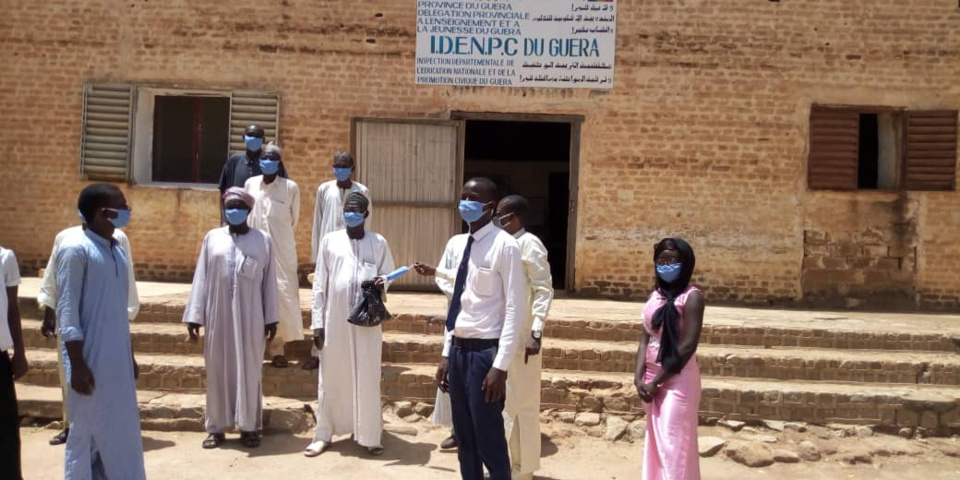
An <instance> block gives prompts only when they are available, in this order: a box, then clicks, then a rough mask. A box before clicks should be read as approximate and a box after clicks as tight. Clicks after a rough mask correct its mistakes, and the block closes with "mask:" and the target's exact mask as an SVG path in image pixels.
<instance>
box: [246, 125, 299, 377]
mask: <svg viewBox="0 0 960 480" xmlns="http://www.w3.org/2000/svg"><path fill="white" fill-rule="evenodd" d="M282 155H283V152H282V151H281V150H280V147H278V146H277V145H275V144H273V143H270V144H269V145H267V147H266V148H265V149H264V153H263V156H262V157H260V170H261V171H263V175H258V176H256V177H252V178H250V179H248V180H247V183H246V185H245V186H244V188H246V190H247V192H250V195H253V197H254V199H256V202H255V203H254V205H253V210H252V211H251V212H250V218H249V224H250V226H251V227H253V228H256V229H258V230H262V231H264V232H266V233H267V234H268V235H270V238H271V239H272V240H273V249H274V256H275V258H276V261H277V290H278V291H279V297H278V298H279V314H280V321H279V323H278V325H277V336H276V338H274V339H273V340H271V341H270V343H269V345H268V346H267V354H268V355H269V356H270V358H271V360H272V363H271V364H272V365H273V366H274V367H277V368H285V367H286V366H287V358H286V356H285V355H284V344H286V343H289V342H292V341H295V340H302V339H303V317H302V316H301V314H300V276H299V275H298V274H297V242H296V239H295V238H294V234H295V232H296V230H297V222H298V220H299V218H300V187H299V186H297V184H296V182H294V181H293V180H288V179H286V178H283V177H281V176H279V175H278V172H279V171H280V168H281V167H282V166H283V159H282Z"/></svg>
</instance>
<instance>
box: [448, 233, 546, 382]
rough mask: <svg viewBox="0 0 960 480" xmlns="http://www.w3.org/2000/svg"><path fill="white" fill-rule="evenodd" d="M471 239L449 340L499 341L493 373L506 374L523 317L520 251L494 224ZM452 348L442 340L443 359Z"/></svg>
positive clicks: (506, 234) (515, 349)
mask: <svg viewBox="0 0 960 480" xmlns="http://www.w3.org/2000/svg"><path fill="white" fill-rule="evenodd" d="M471 235H472V236H473V238H474V241H473V246H472V248H471V250H470V260H469V263H468V267H467V279H466V283H465V284H464V289H463V294H462V295H461V296H460V305H461V308H460V315H458V316H457V320H456V325H455V327H454V329H453V336H455V337H458V338H474V339H500V342H499V349H498V350H497V356H496V358H495V359H494V361H493V367H494V368H496V369H498V370H502V371H507V368H508V367H509V366H510V361H511V360H512V359H513V355H514V353H516V351H517V348H518V346H519V344H520V338H519V337H520V336H519V333H520V329H521V328H522V327H523V320H524V312H525V311H526V305H525V303H526V299H527V292H526V290H525V287H526V282H525V281H524V275H525V274H524V270H523V261H522V259H521V257H522V254H521V252H520V245H519V244H517V240H516V239H514V238H513V237H512V236H511V235H510V234H509V233H507V232H504V231H503V230H501V229H499V228H497V227H496V226H494V225H493V222H490V223H488V224H487V225H486V226H484V227H483V228H481V229H480V230H478V231H476V232H475V233H472V234H471ZM464 247H466V245H465V244H464ZM458 267H459V265H458ZM451 343H452V338H451V337H450V336H447V338H446V339H445V341H444V346H443V356H444V357H447V356H449V355H450V346H451Z"/></svg>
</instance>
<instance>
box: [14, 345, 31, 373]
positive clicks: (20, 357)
mask: <svg viewBox="0 0 960 480" xmlns="http://www.w3.org/2000/svg"><path fill="white" fill-rule="evenodd" d="M27 370H28V367H27V356H26V355H24V354H23V352H22V351H21V352H18V353H14V354H13V379H14V380H19V379H20V378H22V377H23V376H24V375H26V374H27Z"/></svg>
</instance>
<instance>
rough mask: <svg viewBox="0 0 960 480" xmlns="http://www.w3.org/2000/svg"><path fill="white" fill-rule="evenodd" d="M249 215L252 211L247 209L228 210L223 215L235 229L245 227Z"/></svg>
mask: <svg viewBox="0 0 960 480" xmlns="http://www.w3.org/2000/svg"><path fill="white" fill-rule="evenodd" d="M249 214H250V210H248V209H246V208H227V209H225V210H224V211H223V215H224V216H225V217H227V223H229V224H230V225H233V226H234V227H236V226H239V225H243V224H244V223H245V222H246V221H247V215H249Z"/></svg>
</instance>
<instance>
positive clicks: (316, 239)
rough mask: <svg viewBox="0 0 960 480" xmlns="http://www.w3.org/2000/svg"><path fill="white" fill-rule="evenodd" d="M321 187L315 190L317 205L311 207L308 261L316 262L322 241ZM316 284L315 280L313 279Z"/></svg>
mask: <svg viewBox="0 0 960 480" xmlns="http://www.w3.org/2000/svg"><path fill="white" fill-rule="evenodd" d="M322 228H323V185H321V186H320V188H318V189H317V203H316V204H315V205H314V207H313V234H312V235H311V237H310V261H311V262H315V261H317V253H318V252H319V251H320V242H321V241H322V240H323V238H322V237H323V232H322ZM314 282H316V278H314Z"/></svg>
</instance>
